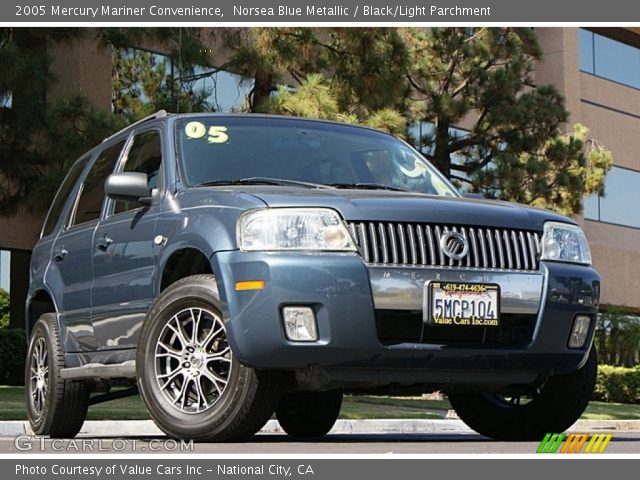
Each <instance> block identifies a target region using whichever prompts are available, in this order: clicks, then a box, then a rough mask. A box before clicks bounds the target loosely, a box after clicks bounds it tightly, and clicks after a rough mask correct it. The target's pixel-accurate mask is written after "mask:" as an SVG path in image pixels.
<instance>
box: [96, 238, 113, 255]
mask: <svg viewBox="0 0 640 480" xmlns="http://www.w3.org/2000/svg"><path fill="white" fill-rule="evenodd" d="M112 243H113V239H111V238H110V237H107V236H106V235H105V236H104V237H102V238H101V239H100V240H98V241H97V242H96V248H97V249H98V250H101V251H103V252H104V251H106V250H107V249H108V248H109V247H110V246H111V244H112Z"/></svg>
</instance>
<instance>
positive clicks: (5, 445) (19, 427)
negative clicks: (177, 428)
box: [0, 420, 640, 456]
mask: <svg viewBox="0 0 640 480" xmlns="http://www.w3.org/2000/svg"><path fill="white" fill-rule="evenodd" d="M571 432H574V433H578V432H580V433H597V434H602V433H611V434H612V438H611V440H610V441H609V443H608V445H607V448H606V453H607V454H637V455H639V456H640V422H638V421H618V422H614V421H579V422H578V423H577V424H576V425H574V426H573V427H572V429H571ZM537 447H538V442H497V441H492V440H489V439H487V438H485V437H482V436H480V435H478V434H476V433H474V432H472V431H471V430H469V429H468V427H466V426H465V425H464V424H463V423H462V422H460V421H459V420H417V421H403V420H385V421H376V420H357V421H339V422H338V423H337V424H336V427H335V428H334V430H332V433H331V434H329V435H327V436H325V437H324V438H322V439H321V440H315V441H308V442H304V441H299V440H295V439H291V438H290V437H288V436H287V435H285V434H284V433H282V431H281V430H280V428H279V425H278V424H277V422H275V421H271V422H269V424H267V426H266V427H265V428H264V429H263V430H262V432H261V433H259V434H258V435H256V436H254V437H253V438H252V439H251V440H250V441H247V442H244V443H195V444H194V443H187V442H184V443H181V442H180V441H176V440H173V439H168V438H167V437H165V436H163V435H161V434H160V433H159V431H158V430H157V428H156V427H155V425H153V424H152V422H105V421H103V422H86V424H85V427H84V428H83V431H82V432H81V433H80V434H79V435H78V436H77V437H76V438H75V439H71V440H67V439H55V440H54V439H48V438H40V437H34V436H32V435H30V432H29V431H28V428H26V429H25V428H24V427H23V423H21V422H13V423H10V422H0V453H4V454H7V453H9V454H11V453H14V454H15V453H21V452H22V453H31V454H34V453H37V454H42V453H61V454H68V453H73V454H78V453H88V454H96V453H97V454H103V453H104V454H114V453H116V454H118V453H134V452H135V453H143V454H167V453H171V454H177V453H180V454H189V453H199V454H203V453H209V454H211V453H213V454H221V455H226V454H258V455H260V454H285V455H286V454H292V455H293V454H383V455H384V454H438V455H439V454H508V453H514V454H531V453H535V451H536V449H537Z"/></svg>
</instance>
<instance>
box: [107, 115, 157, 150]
mask: <svg viewBox="0 0 640 480" xmlns="http://www.w3.org/2000/svg"><path fill="white" fill-rule="evenodd" d="M166 116H167V111H166V110H158V111H157V112H156V113H152V114H151V115H149V116H148V117H144V118H141V119H140V120H138V121H137V122H133V123H132V124H131V125H127V126H126V127H124V128H123V129H122V130H118V131H117V132H116V133H114V134H112V135H110V136H108V137H107V138H105V139H104V140H102V143H104V142H106V141H107V140H109V139H111V138H113V137H115V136H116V135H120V134H121V133H122V132H124V131H125V130H127V129H129V128H131V127H135V126H136V125H140V124H141V123H145V122H148V121H149V120H155V119H156V118H164V117H166Z"/></svg>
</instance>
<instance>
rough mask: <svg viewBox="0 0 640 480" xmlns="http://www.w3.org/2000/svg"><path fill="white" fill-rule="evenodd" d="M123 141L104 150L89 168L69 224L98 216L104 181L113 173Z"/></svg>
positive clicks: (86, 220)
mask: <svg viewBox="0 0 640 480" xmlns="http://www.w3.org/2000/svg"><path fill="white" fill-rule="evenodd" d="M124 143H125V142H124V140H123V141H122V142H118V143H116V144H115V145H112V146H111V147H109V148H107V149H106V150H104V151H103V152H102V153H101V154H100V156H99V157H98V159H97V160H96V162H95V163H94V164H93V167H91V170H89V174H88V175H87V178H86V179H85V181H84V184H83V185H82V192H81V193H80V198H79V199H78V204H77V206H76V213H75V215H74V218H73V219H72V222H71V225H80V224H81V223H86V222H91V221H93V220H97V219H98V218H100V210H101V209H102V202H103V201H104V182H105V181H106V180H107V177H108V176H109V175H111V174H112V173H113V169H114V168H115V166H116V161H117V160H118V157H119V156H120V152H121V151H122V147H123V146H124Z"/></svg>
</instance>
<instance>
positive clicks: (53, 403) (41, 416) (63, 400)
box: [25, 313, 91, 438]
mask: <svg viewBox="0 0 640 480" xmlns="http://www.w3.org/2000/svg"><path fill="white" fill-rule="evenodd" d="M25 363H26V365H25V397H26V398H25V400H26V402H27V417H28V419H29V424H30V425H31V428H32V430H33V432H34V433H35V434H36V435H49V436H50V437H51V438H73V437H75V436H76V435H77V434H78V432H79V431H80V429H81V428H82V424H83V423H84V420H85V418H86V416H87V409H88V408H89V395H90V393H91V392H90V389H89V386H88V385H87V384H86V383H83V382H78V381H72V380H65V379H63V378H61V377H60V370H62V369H63V368H64V350H63V349H62V345H61V342H60V332H59V330H58V319H57V318H56V315H55V314H54V313H45V314H44V315H42V316H41V317H40V318H39V319H38V321H37V322H36V323H35V325H34V326H33V330H32V331H31V337H30V339H29V347H28V350H27V359H26V362H25Z"/></svg>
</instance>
